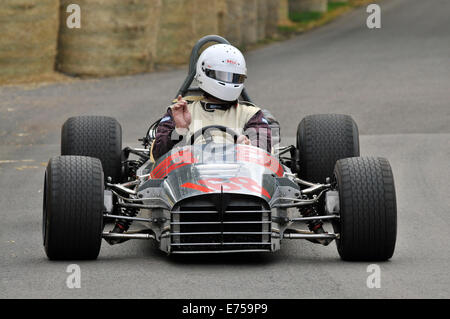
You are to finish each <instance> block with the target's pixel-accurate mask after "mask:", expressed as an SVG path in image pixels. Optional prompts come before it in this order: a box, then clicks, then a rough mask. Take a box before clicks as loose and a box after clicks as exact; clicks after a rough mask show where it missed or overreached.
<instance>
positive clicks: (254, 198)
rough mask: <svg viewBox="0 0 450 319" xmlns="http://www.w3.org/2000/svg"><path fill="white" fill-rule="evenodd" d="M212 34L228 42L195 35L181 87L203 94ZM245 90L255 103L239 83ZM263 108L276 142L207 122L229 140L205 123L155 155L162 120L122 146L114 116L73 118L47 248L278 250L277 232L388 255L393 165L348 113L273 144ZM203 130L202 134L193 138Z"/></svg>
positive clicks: (50, 205)
mask: <svg viewBox="0 0 450 319" xmlns="http://www.w3.org/2000/svg"><path fill="white" fill-rule="evenodd" d="M210 42H218V43H227V44H228V43H229V42H228V41H227V40H226V39H224V38H222V37H219V36H215V35H211V36H206V37H204V38H202V39H200V40H199V41H198V42H197V44H196V45H195V46H194V47H193V49H192V53H191V57H190V65H189V72H188V75H187V78H186V79H185V81H184V83H183V85H182V86H181V88H180V90H179V91H178V93H177V95H176V96H178V95H179V94H180V95H182V96H183V97H185V98H186V99H188V98H189V96H195V95H196V94H199V93H200V92H199V89H198V88H196V87H195V86H193V85H192V84H193V80H194V75H195V65H196V61H197V59H198V55H199V52H200V50H201V48H202V47H203V46H204V45H205V44H207V43H210ZM241 99H242V100H243V101H248V102H249V103H250V102H251V100H250V97H249V96H248V94H247V91H246V90H244V91H243V92H242V94H241ZM264 113H265V117H266V118H267V119H268V121H269V124H270V127H271V129H272V138H273V139H274V140H273V141H272V145H273V148H272V151H271V152H267V151H266V150H263V149H261V148H257V147H255V146H252V145H243V144H236V143H234V144H233V143H228V144H227V143H216V142H215V141H214V140H213V139H212V138H211V134H210V133H208V132H211V130H218V131H220V132H223V134H228V135H231V136H233V137H234V141H236V137H237V133H236V132H234V131H233V130H231V129H230V128H227V127H223V126H218V125H212V126H209V127H203V128H201V129H199V130H198V131H197V132H195V133H194V134H193V135H192V138H191V140H190V143H187V144H185V145H184V146H180V147H175V148H174V149H173V150H171V151H170V152H168V153H167V154H165V155H163V156H161V157H160V158H158V159H157V160H155V159H154V158H153V157H152V153H151V150H152V145H153V142H154V140H155V136H156V130H157V127H158V124H159V121H157V122H155V123H153V124H152V125H151V126H150V127H149V129H148V130H147V133H146V134H145V136H144V137H143V138H141V139H139V141H140V142H141V143H142V147H139V148H132V147H125V148H122V129H121V126H120V124H119V123H118V122H117V121H116V120H115V119H114V118H111V117H105V116H78V117H71V118H69V119H68V120H67V121H66V122H65V123H64V125H63V127H62V133H61V155H60V156H55V157H53V158H51V159H50V161H49V162H48V165H47V168H46V171H45V180H44V192H43V193H44V198H43V227H42V232H43V243H44V247H45V252H46V255H47V256H48V258H49V259H52V260H60V259H63V260H64V259H71V260H77V259H96V258H97V257H98V255H99V252H100V247H101V243H102V240H103V239H104V240H105V241H106V242H107V243H109V244H111V245H115V244H120V243H123V242H125V241H127V240H131V239H141V240H153V241H154V242H155V243H156V245H157V247H159V249H160V250H162V251H164V252H166V253H167V254H200V253H208V254H212V253H252V252H275V251H277V250H279V249H280V248H281V246H282V241H283V240H290V239H306V240H308V241H310V242H312V243H314V244H318V245H328V244H329V243H330V242H332V241H335V242H336V245H337V251H338V254H339V256H340V257H341V258H342V259H343V260H367V261H383V260H387V259H389V258H391V257H392V256H393V253H394V249H395V242H396V229H397V212H396V209H397V208H396V196H395V186H394V179H393V174H392V170H391V167H390V164H389V162H388V161H387V160H386V159H384V158H377V157H360V156H359V155H360V148H359V136H358V127H357V125H356V123H355V122H354V120H353V119H352V118H351V117H350V116H348V115H341V114H318V115H309V116H306V117H305V118H303V119H302V120H301V121H300V123H299V125H298V129H297V140H296V145H288V146H280V145H281V144H280V134H279V129H280V125H279V123H278V122H277V121H276V119H275V118H274V117H273V116H272V115H271V114H270V112H268V111H267V110H264ZM198 136H203V143H195V140H196V137H198ZM302 225H303V227H302ZM317 225H320V226H322V225H325V226H326V227H328V228H329V229H328V230H327V231H323V229H324V228H322V227H316V226H317ZM306 226H308V227H306ZM108 228H109V230H108ZM316 229H322V231H320V232H318V231H315V230H316Z"/></svg>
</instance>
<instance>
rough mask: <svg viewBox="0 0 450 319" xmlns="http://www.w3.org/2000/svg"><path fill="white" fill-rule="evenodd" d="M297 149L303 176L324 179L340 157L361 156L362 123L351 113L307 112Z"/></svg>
mask: <svg viewBox="0 0 450 319" xmlns="http://www.w3.org/2000/svg"><path fill="white" fill-rule="evenodd" d="M297 149H298V151H299V163H298V165H297V167H298V168H299V176H300V178H302V179H304V180H307V181H309V182H315V183H324V182H325V179H326V178H327V177H332V176H333V169H334V165H335V164H336V161H337V160H339V159H342V158H347V157H355V156H359V134H358V126H357V125H356V123H355V121H354V120H353V119H352V117H351V116H349V115H342V114H316V115H309V116H306V117H305V118H303V120H302V121H301V122H300V124H299V125H298V128H297Z"/></svg>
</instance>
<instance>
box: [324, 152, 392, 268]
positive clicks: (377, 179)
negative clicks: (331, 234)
mask: <svg viewBox="0 0 450 319" xmlns="http://www.w3.org/2000/svg"><path fill="white" fill-rule="evenodd" d="M335 178H336V181H337V187H338V190H339V202H340V220H339V222H336V223H334V225H333V226H334V228H335V232H336V233H339V234H340V238H339V239H338V240H337V241H336V244H337V249H338V252H339V255H340V256H341V258H342V259H343V260H354V261H383V260H387V259H389V258H391V257H392V255H393V253H394V249H395V241H396V236H397V204H396V198H395V186H394V177H393V175H392V170H391V166H390V165H389V162H388V161H387V160H386V159H384V158H370V157H355V158H346V159H342V160H339V161H338V162H337V163H336V167H335Z"/></svg>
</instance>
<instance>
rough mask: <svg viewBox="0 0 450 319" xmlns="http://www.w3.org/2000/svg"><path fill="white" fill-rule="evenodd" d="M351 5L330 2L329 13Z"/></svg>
mask: <svg viewBox="0 0 450 319" xmlns="http://www.w3.org/2000/svg"><path fill="white" fill-rule="evenodd" d="M349 5H350V4H349V3H348V2H333V1H329V2H328V12H330V11H333V10H335V9H337V8H340V7H346V6H349Z"/></svg>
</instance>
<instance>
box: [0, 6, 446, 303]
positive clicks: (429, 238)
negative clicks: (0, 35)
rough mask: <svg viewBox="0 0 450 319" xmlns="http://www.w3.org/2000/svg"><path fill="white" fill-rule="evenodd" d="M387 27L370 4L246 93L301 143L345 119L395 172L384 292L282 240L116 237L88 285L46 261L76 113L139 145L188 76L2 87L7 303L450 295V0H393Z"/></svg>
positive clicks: (358, 268)
mask: <svg viewBox="0 0 450 319" xmlns="http://www.w3.org/2000/svg"><path fill="white" fill-rule="evenodd" d="M381 8H382V28H381V29H380V30H369V29H367V28H366V27H365V19H366V17H367V14H366V12H365V10H364V8H362V9H359V10H356V11H353V12H352V13H350V14H348V15H346V16H344V17H342V18H340V19H338V20H336V21H334V22H332V23H331V24H329V25H327V26H325V27H322V28H320V29H318V30H315V31H313V32H310V33H307V34H304V35H301V36H298V37H295V38H293V39H291V40H289V41H286V42H283V43H277V44H273V45H270V46H268V47H265V48H262V49H259V50H256V51H253V52H251V53H249V54H247V58H248V61H247V62H248V68H249V79H248V85H247V87H248V90H249V93H250V95H251V96H252V97H253V99H254V101H255V102H256V103H257V104H260V105H262V106H264V107H267V108H269V109H271V110H272V111H273V113H274V114H275V115H276V116H277V117H278V119H279V121H280V122H281V123H282V134H283V139H284V141H285V142H286V143H289V142H292V137H293V136H294V134H295V130H296V126H297V124H298V122H299V121H300V120H301V118H302V117H303V116H305V115H307V114H312V113H326V112H336V113H346V114H350V115H352V116H353V117H354V119H355V120H356V121H357V123H358V124H359V128H360V133H361V153H362V154H363V155H378V156H384V157H387V158H388V159H389V160H390V162H391V165H392V167H393V170H394V176H395V181H396V188H397V200H398V239H397V247H396V251H395V254H394V256H393V258H392V259H391V260H390V261H388V262H384V263H379V264H378V265H379V266H380V268H381V288H374V289H369V288H367V286H366V279H367V276H368V275H369V273H367V266H368V265H369V263H349V262H343V261H341V260H340V259H339V257H338V254H337V251H336V247H335V245H334V244H331V245H330V246H328V247H322V246H316V245H313V244H311V243H309V242H305V241H287V242H283V245H282V250H281V251H279V252H277V253H274V254H257V255H244V256H242V255H240V256H232V255H227V256H215V255H214V256H190V257H182V258H179V257H178V258H174V257H167V256H165V255H164V254H162V253H160V252H158V251H157V250H156V248H155V247H154V246H153V245H152V244H150V243H149V242H142V241H129V242H126V243H124V244H123V245H118V246H113V247H110V246H108V245H107V244H106V243H104V245H103V246H102V250H101V253H100V256H99V258H98V260H96V261H91V262H79V263H78V264H79V265H80V267H81V288H80V289H68V288H67V287H66V278H67V276H68V273H66V267H67V266H68V265H69V264H70V263H69V262H51V261H48V260H47V258H46V257H45V253H44V250H43V247H42V237H41V218H42V217H41V214H42V212H41V207H42V187H43V175H44V169H45V167H44V166H45V164H46V162H47V161H48V159H49V158H50V157H51V156H54V155H57V154H58V153H59V140H60V127H61V125H62V123H63V122H64V120H65V119H66V118H67V117H69V116H72V115H80V114H105V115H111V116H115V117H116V118H117V119H118V120H119V121H120V122H121V124H122V127H123V130H124V143H125V144H129V145H137V141H136V140H137V138H138V137H141V136H142V135H143V134H144V133H145V130H146V128H147V126H148V124H150V123H151V122H152V121H154V120H155V119H156V118H157V117H158V116H159V115H161V114H162V113H163V112H164V110H165V107H166V105H168V102H169V101H170V99H171V98H172V97H173V96H174V95H175V93H176V91H177V89H178V87H179V85H180V84H181V82H182V81H183V79H184V76H185V72H186V70H184V69H183V70H175V71H169V72H159V73H153V74H147V75H138V76H130V77H122V78H111V79H104V80H89V81H79V82H75V83H63V84H54V85H48V86H42V87H37V88H30V87H9V88H0V190H1V191H0V214H1V221H0V297H1V298H16V297H36V298H47V297H51V298H56V297H58V298H60V297H62V298H79V297H98V298H102V297H133V298H141V297H146V298H169V297H172V298H205V297H208V298H220V297H224V298H241V297H242V298H244V297H245V298H300V297H313V298H346V297H356V298H374V297H386V298H403V297H412V298H419V297H427V298H430V297H431V298H449V297H450V274H449V273H448V265H449V264H450V249H449V244H448V243H449V242H450V232H449V231H448V227H449V226H450V211H449V210H450V209H449V208H450V196H449V194H450V183H449V179H450V165H449V160H450V60H449V57H450V19H449V18H448V16H449V15H450V2H449V1H447V0H433V1H423V0H386V1H384V2H382V3H381Z"/></svg>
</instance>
